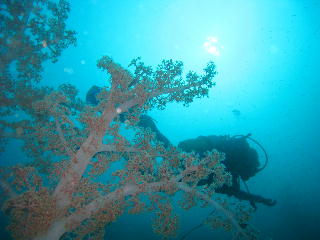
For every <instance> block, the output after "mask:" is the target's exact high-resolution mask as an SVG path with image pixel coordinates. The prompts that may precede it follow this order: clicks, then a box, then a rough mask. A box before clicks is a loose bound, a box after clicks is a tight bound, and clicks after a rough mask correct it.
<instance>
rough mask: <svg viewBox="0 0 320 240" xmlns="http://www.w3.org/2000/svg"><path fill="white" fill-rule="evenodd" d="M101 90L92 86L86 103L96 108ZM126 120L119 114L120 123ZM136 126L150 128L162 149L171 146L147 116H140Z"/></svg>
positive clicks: (123, 115)
mask: <svg viewBox="0 0 320 240" xmlns="http://www.w3.org/2000/svg"><path fill="white" fill-rule="evenodd" d="M101 90H102V88H100V87H98V86H92V87H91V88H90V89H89V91H88V92H87V95H86V102H87V103H88V104H90V105H93V106H96V105H98V104H99V100H98V99H97V95H98V94H99V93H100V92H101ZM125 120H126V117H125V113H122V114H120V121H121V122H124V121H125ZM138 126H139V127H142V128H150V130H151V131H152V132H153V133H154V134H155V137H156V139H157V140H158V141H159V142H161V143H163V145H164V147H165V148H167V147H169V146H170V145H171V143H170V141H169V140H168V139H167V138H166V137H165V136H164V135H163V134H162V133H161V132H160V131H159V130H158V128H157V126H156V124H155V123H154V120H153V119H152V118H151V117H150V116H148V115H141V116H140V119H139V122H138Z"/></svg>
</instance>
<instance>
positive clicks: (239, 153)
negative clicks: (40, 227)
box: [86, 86, 276, 209]
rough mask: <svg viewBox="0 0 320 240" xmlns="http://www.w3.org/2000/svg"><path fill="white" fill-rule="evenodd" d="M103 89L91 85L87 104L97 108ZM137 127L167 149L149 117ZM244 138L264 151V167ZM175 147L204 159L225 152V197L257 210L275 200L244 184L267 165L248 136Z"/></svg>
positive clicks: (210, 138) (195, 141)
mask: <svg viewBox="0 0 320 240" xmlns="http://www.w3.org/2000/svg"><path fill="white" fill-rule="evenodd" d="M101 90H102V88H101V87H98V86H92V87H91V88H90V89H89V91H88V92H87V95H86V102H87V103H88V104H90V105H93V106H96V105H98V103H99V100H98V99H97V95H98V94H99V93H100V92H101ZM125 114H126V113H122V114H120V121H121V122H124V121H125ZM138 126H139V127H142V128H150V130H151V131H152V132H153V133H155V137H156V139H157V140H158V141H159V142H162V143H163V145H164V147H165V148H168V147H169V146H170V145H171V143H170V141H169V140H168V138H166V137H165V136H164V135H163V134H162V133H161V132H160V131H159V130H158V128H157V126H156V124H155V123H154V120H153V119H152V118H151V117H150V116H148V115H141V116H140V120H139V122H138ZM247 139H249V140H251V141H253V142H254V143H256V144H257V145H258V146H259V147H260V148H261V149H262V150H263V152H264V154H265V157H266V161H265V164H264V166H263V167H261V168H259V161H258V158H259V157H258V153H257V151H256V150H255V149H253V148H251V147H250V146H249V144H248V142H247ZM178 147H179V148H180V149H182V150H183V151H185V152H192V151H194V152H195V153H197V154H199V157H200V158H202V157H204V154H205V153H206V152H207V151H211V150H213V149H216V150H218V151H219V152H223V153H225V160H224V161H223V163H224V165H225V166H226V171H228V172H230V173H231V175H232V185H231V186H227V185H224V186H222V187H221V188H219V189H217V190H216V191H217V192H218V193H222V194H226V195H228V196H234V197H236V198H238V199H240V200H247V201H249V202H250V204H251V205H252V206H253V207H254V208H255V209H256V203H262V204H264V205H267V206H273V205H275V204H276V201H274V200H272V199H267V198H264V197H262V196H259V195H254V194H251V193H249V190H248V188H247V185H246V184H245V181H247V180H248V179H249V178H251V177H253V176H254V175H255V174H256V173H257V172H259V171H261V170H262V169H264V168H265V167H266V165H267V162H268V156H267V154H266V151H265V150H264V148H263V147H262V146H261V145H260V144H259V143H258V142H257V141H256V140H254V139H253V138H251V137H250V135H246V136H243V135H236V136H233V137H229V136H215V135H211V136H200V137H198V138H195V139H188V140H184V141H181V142H180V143H179V144H178ZM240 179H241V180H242V181H243V182H244V184H245V186H246V188H247V191H242V190H241V189H240ZM212 182H213V173H212V174H209V175H208V176H207V178H205V179H201V180H200V181H199V182H198V184H197V185H198V186H203V185H210V184H211V183H212Z"/></svg>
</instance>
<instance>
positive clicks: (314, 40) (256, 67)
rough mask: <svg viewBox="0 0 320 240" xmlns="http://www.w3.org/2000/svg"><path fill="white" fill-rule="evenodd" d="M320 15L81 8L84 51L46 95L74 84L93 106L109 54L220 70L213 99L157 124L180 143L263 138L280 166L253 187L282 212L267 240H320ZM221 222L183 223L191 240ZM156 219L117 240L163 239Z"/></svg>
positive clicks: (285, 8) (270, 6)
mask: <svg viewBox="0 0 320 240" xmlns="http://www.w3.org/2000/svg"><path fill="white" fill-rule="evenodd" d="M319 15H320V1H312V0H277V1H276V0H246V1H245V0H242V1H240V0H238V1H236V0H231V1H230V0H229V1H218V0H73V1H71V13H70V18H69V20H68V24H69V28H72V29H74V30H76V31H77V32H78V36H77V37H78V46H77V47H75V48H74V47H71V48H69V49H67V50H66V51H65V52H64V53H63V55H62V57H61V58H60V60H59V61H58V63H56V64H54V65H53V64H51V63H47V64H46V67H45V72H44V74H43V77H44V80H43V81H42V84H45V85H51V86H58V85H59V84H61V83H66V82H68V83H71V84H74V85H76V86H77V87H78V88H79V90H80V95H81V96H82V97H83V98H84V96H85V94H86V91H87V90H88V89H89V88H90V87H91V86H92V85H94V84H95V85H99V86H103V85H104V83H105V81H106V75H105V74H104V73H102V72H100V71H99V70H98V69H97V68H96V61H97V60H98V59H99V58H100V57H101V56H103V55H109V56H111V57H112V58H113V59H114V60H115V61H116V62H118V63H120V64H122V66H127V65H128V64H129V62H130V61H131V60H132V59H133V58H135V57H138V56H141V57H142V60H143V61H145V63H146V64H147V65H152V66H155V65H156V64H158V63H160V61H161V60H162V59H171V58H172V59H174V60H182V61H183V62H184V64H185V65H184V66H185V70H186V71H187V70H196V71H201V70H202V68H203V67H205V65H206V63H207V62H208V61H209V60H213V61H214V62H215V63H216V65H217V70H218V72H219V74H218V75H217V77H216V83H217V85H216V87H214V88H213V89H212V90H211V91H210V97H209V98H205V99H199V100H195V101H194V102H193V103H192V104H191V105H190V107H188V108H185V107H183V106H182V105H178V104H169V105H168V107H167V108H166V109H165V110H164V111H152V112H150V115H151V116H152V117H153V118H154V119H156V120H157V125H158V128H159V129H160V131H161V132H162V133H163V134H164V135H166V136H167V137H168V138H169V139H170V140H171V141H172V142H173V143H174V144H177V143H178V142H179V141H181V140H184V139H187V138H194V137H197V136H199V135H212V134H230V135H233V134H247V133H252V134H253V137H254V138H255V139H257V140H258V141H260V142H261V144H262V145H263V146H264V147H265V148H266V150H267V152H268V154H269V157H270V161H269V165H268V167H267V168H266V169H265V170H264V171H262V172H260V173H258V175H257V176H256V177H254V178H253V179H250V180H249V182H248V186H249V188H250V190H251V191H252V192H253V193H257V194H261V195H263V196H265V197H270V198H274V199H276V200H277V201H278V204H277V205H276V206H275V207H272V208H269V207H265V206H261V205H259V206H258V211H257V212H256V214H255V216H254V218H253V220H252V223H253V224H254V225H255V227H257V228H258V229H260V230H261V232H262V239H291V240H298V239H320V229H319V224H318V223H319V221H320V207H319V202H320V192H319V186H318V185H319V182H320V176H319V171H320V168H319V166H320V163H319V161H320V153H319V151H320V150H319V149H320V143H319V134H320V128H319V119H320V97H319V90H320V83H319V81H320V78H319V76H320V74H319V71H320V63H319V62H320V57H319V56H320V45H319V42H320V21H319ZM233 110H238V111H239V113H240V114H237V115H236V114H234V112H233ZM21 156H23V154H21V153H18V152H13V153H11V155H10V156H6V159H12V160H10V161H14V160H16V159H22V157H21ZM21 161H22V160H21ZM210 211H211V209H194V210H192V211H190V212H182V216H183V218H182V219H181V232H180V233H183V232H185V231H187V230H188V229H189V228H191V227H193V226H195V225H197V224H199V223H200V222H201V221H202V219H203V218H204V217H206V216H207V214H208V213H209V212H210ZM150 217H151V216H150V215H140V216H124V217H121V218H120V219H119V220H118V221H117V222H116V223H113V224H112V225H111V226H110V227H109V228H108V229H107V235H106V238H105V239H110V240H118V239H160V237H159V236H156V235H154V234H153V233H152V228H151V225H150ZM214 237H218V238H216V239H230V235H224V234H222V235H219V234H218V235H217V233H214V232H212V231H210V230H209V229H208V228H206V227H203V228H201V229H200V230H198V231H195V232H194V233H192V235H190V236H189V238H188V239H213V238H214Z"/></svg>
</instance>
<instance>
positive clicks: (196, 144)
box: [178, 135, 276, 208]
mask: <svg viewBox="0 0 320 240" xmlns="http://www.w3.org/2000/svg"><path fill="white" fill-rule="evenodd" d="M247 139H252V138H250V135H247V136H242V135H240V136H235V137H229V136H215V135H211V136H200V137H198V138H195V139H188V140H185V141H182V142H180V143H179V144H178V147H180V148H181V149H182V150H183V151H186V152H192V151H194V152H195V153H197V154H199V157H200V158H202V157H204V154H205V152H206V151H211V150H213V149H216V150H218V151H219V152H223V153H225V160H224V161H223V164H224V165H225V166H226V171H228V172H230V173H231V175H232V185H231V186H227V185H224V186H222V187H221V188H219V189H217V190H216V191H217V192H218V193H223V194H227V195H229V196H234V197H236V198H238V199H241V200H247V201H249V202H250V204H251V205H252V206H253V207H254V208H256V203H262V204H264V205H267V206H274V205H275V204H276V201H275V200H272V199H268V198H264V197H262V196H259V195H254V194H251V193H249V191H248V190H247V191H243V190H241V189H240V179H242V180H243V181H247V180H248V179H249V178H251V177H253V176H254V175H255V174H256V173H257V172H259V171H261V170H262V169H263V168H264V167H265V166H266V164H265V165H264V166H263V167H262V168H259V164H260V163H259V161H258V154H257V151H256V150H255V149H253V148H251V147H250V146H249V144H248V142H247ZM252 140H253V141H255V140H254V139H252ZM255 142H256V141H255ZM256 143H257V142H256ZM257 144H258V145H259V146H260V147H262V146H261V145H260V144H259V143H257ZM262 149H263V148H262ZM263 151H264V152H265V150H264V149H263ZM265 154H266V152H265ZM266 161H267V155H266ZM212 182H213V174H209V175H208V176H207V178H205V179H201V180H200V181H199V182H198V184H197V185H198V186H203V185H210V184H211V183H212Z"/></svg>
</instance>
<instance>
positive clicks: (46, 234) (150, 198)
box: [0, 0, 245, 240]
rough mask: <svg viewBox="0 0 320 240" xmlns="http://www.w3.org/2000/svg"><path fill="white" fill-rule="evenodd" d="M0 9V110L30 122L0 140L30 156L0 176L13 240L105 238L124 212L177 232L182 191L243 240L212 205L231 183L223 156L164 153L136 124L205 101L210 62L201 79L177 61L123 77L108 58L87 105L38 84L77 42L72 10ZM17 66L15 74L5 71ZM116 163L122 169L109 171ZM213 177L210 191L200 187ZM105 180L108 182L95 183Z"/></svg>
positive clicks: (141, 67)
mask: <svg viewBox="0 0 320 240" xmlns="http://www.w3.org/2000/svg"><path fill="white" fill-rule="evenodd" d="M47 10H48V11H47ZM0 11H1V13H2V14H1V18H2V20H3V21H4V23H2V24H4V28H1V29H4V30H3V32H2V33H1V39H0V40H1V41H0V44H1V51H5V52H6V53H7V54H5V55H3V54H2V55H1V64H2V65H1V82H3V83H4V91H3V92H1V94H2V95H1V99H2V100H3V101H2V100H1V104H2V105H1V113H3V114H2V115H3V116H6V115H8V114H9V113H15V112H16V111H23V113H24V115H25V116H26V118H25V119H22V120H19V121H15V122H10V121H6V119H5V118H3V119H2V120H1V122H0V123H1V138H2V139H10V138H16V139H20V140H21V141H22V142H23V151H24V152H25V153H26V154H27V155H28V156H29V157H30V158H32V159H33V161H32V162H31V163H29V164H27V165H19V166H15V167H11V168H7V169H4V170H3V171H2V172H1V176H2V181H1V186H2V188H3V190H4V191H5V192H6V193H7V195H6V196H7V201H6V203H5V205H4V207H3V209H4V210H5V211H6V213H8V214H9V215H10V217H11V219H12V222H11V224H10V226H9V228H10V229H11V231H12V232H13V235H14V236H15V237H16V238H17V239H23V238H24V237H25V236H26V235H27V238H28V239H30V238H33V239H37V240H40V239H59V238H61V237H63V236H67V235H66V233H67V232H69V234H70V233H72V234H73V235H76V236H77V237H78V238H79V239H80V238H82V237H85V236H86V237H90V238H93V237H101V236H102V235H103V228H104V226H105V225H106V224H108V223H110V222H112V221H115V220H116V219H117V218H118V217H119V216H121V215H122V214H123V213H124V212H126V211H128V212H131V213H134V214H136V213H140V212H143V211H152V212H155V213H156V218H155V221H154V224H153V228H154V230H155V232H156V233H159V234H163V235H165V236H171V235H173V234H174V233H175V231H176V230H177V226H178V218H177V216H176V214H175V213H174V208H173V207H172V204H173V197H174V196H175V194H176V193H177V192H179V191H183V192H185V193H186V194H185V198H184V200H183V201H181V204H182V206H183V207H184V208H190V207H193V206H195V205H197V204H198V203H199V202H201V203H203V204H207V205H208V204H211V205H213V206H214V207H215V208H217V210H219V211H221V212H222V213H223V215H224V216H225V217H226V218H227V219H228V221H229V222H230V223H231V225H230V226H233V227H234V230H235V231H236V232H237V233H238V234H239V235H242V236H244V235H245V233H244V231H243V229H242V227H241V226H240V225H239V224H240V223H239V222H238V220H237V218H236V216H235V215H234V214H233V213H232V212H231V211H230V210H229V209H227V208H226V207H224V206H223V205H221V204H220V203H219V202H218V201H215V200H214V198H212V196H213V195H214V189H215V187H219V186H221V185H222V184H226V183H228V182H229V181H230V175H229V174H228V173H226V172H225V171H224V166H223V165H222V164H221V160H222V158H223V155H221V154H219V153H217V152H216V151H213V152H208V153H207V155H206V157H205V158H202V159H200V158H199V157H198V156H196V155H194V154H187V153H184V152H182V151H181V150H180V149H178V148H176V147H174V146H170V147H168V148H165V147H164V146H163V145H162V144H161V143H159V142H157V140H156V139H155V137H154V135H153V133H152V132H151V131H149V130H148V129H146V130H142V129H140V128H139V127H138V126H137V125H138V124H137V123H138V121H139V118H140V116H141V115H142V114H143V113H145V112H146V111H148V110H150V109H152V108H158V109H164V108H165V106H166V104H167V103H170V102H178V103H179V102H181V103H183V104H184V105H188V104H190V103H191V102H192V101H193V99H194V98H196V97H198V98H201V97H204V96H207V95H208V91H209V89H210V88H211V87H213V86H214V84H215V83H214V81H213V78H214V77H215V75H216V71H215V65H214V63H212V62H210V63H208V65H207V66H206V68H205V69H204V73H203V74H202V75H199V74H196V73H195V72H189V73H188V74H186V76H185V77H183V74H182V73H183V71H182V70H183V64H182V62H175V61H173V60H164V61H162V62H161V63H160V64H159V65H158V66H157V68H156V69H155V70H153V69H152V67H149V66H146V65H145V64H144V63H143V62H142V61H141V59H139V58H138V59H134V60H133V61H132V62H131V64H130V67H131V69H129V70H127V69H124V68H123V67H122V66H121V65H119V64H117V63H115V62H114V61H113V60H112V59H111V58H110V57H107V56H105V57H102V58H101V59H100V60H99V61H98V64H97V66H98V68H100V69H102V70H104V71H107V72H108V73H109V74H110V76H111V77H110V84H106V86H109V87H105V88H104V89H103V90H102V91H101V93H99V96H98V98H99V104H98V105H97V106H91V105H85V104H84V103H83V102H82V101H81V99H79V98H78V97H77V90H76V88H75V87H73V86H71V85H70V84H63V85H61V86H60V87H59V88H58V89H51V88H39V87H37V85H36V83H37V81H38V80H39V74H40V71H41V64H42V63H43V61H45V60H47V59H51V60H53V61H55V60H56V58H57V57H58V56H59V54H60V53H61V51H62V50H63V49H64V48H66V47H67V46H68V45H69V44H72V43H74V42H75V39H74V33H73V32H71V31H68V30H66V29H65V23H64V21H65V19H66V17H67V13H68V11H69V6H68V4H67V3H66V2H65V1H62V0H61V1H60V2H59V4H54V3H52V2H50V1H44V0H39V1H5V4H1V8H0ZM48 12H49V13H50V14H51V16H50V17H49V15H47V14H48ZM45 13H46V14H45ZM18 23H19V24H18ZM16 24H18V25H19V26H18V27H17V26H15V27H14V26H13V25H16ZM9 30H10V31H9ZM22 46H23V47H22ZM17 49H18V50H17ZM13 62H16V66H17V69H16V70H17V72H18V75H17V76H15V77H14V76H13V75H12V74H10V71H9V70H8V69H9V66H10V65H11V64H13ZM1 85H2V84H1ZM122 114H125V117H126V118H127V121H126V122H125V124H126V126H127V127H128V128H132V129H134V130H135V132H136V135H135V137H134V139H133V140H132V139H127V138H126V137H125V136H124V135H122V134H121V132H120V127H121V125H122V124H123V123H122V121H121V120H120V118H121V115H122ZM122 116H123V115H122ZM114 162H120V163H122V165H121V168H119V169H117V170H116V171H114V172H112V171H113V170H112V168H111V165H112V163H114ZM211 173H214V176H215V181H214V184H212V187H210V188H207V189H206V188H202V187H198V186H197V182H199V180H200V179H202V178H203V177H204V176H207V175H209V174H211ZM103 174H109V175H110V176H112V177H110V178H108V179H104V181H103V182H99V181H98V180H99V177H100V176H101V175H103ZM100 180H101V178H100ZM144 198H147V200H146V199H144ZM30 200H32V201H31V202H30ZM241 223H242V222H241ZM21 224H23V229H21V226H22V225H21Z"/></svg>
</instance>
